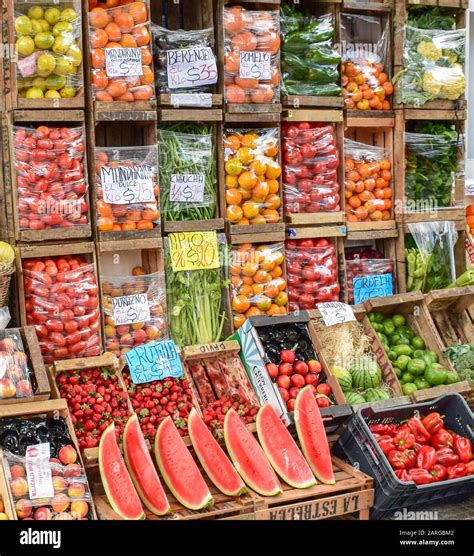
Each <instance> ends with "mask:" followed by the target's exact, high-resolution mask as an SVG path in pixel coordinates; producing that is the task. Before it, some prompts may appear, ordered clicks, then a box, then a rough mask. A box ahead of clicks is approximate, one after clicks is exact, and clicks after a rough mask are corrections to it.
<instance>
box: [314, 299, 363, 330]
mask: <svg viewBox="0 0 474 556" xmlns="http://www.w3.org/2000/svg"><path fill="white" fill-rule="evenodd" d="M316 307H317V308H318V309H319V312H320V313H321V316H322V317H323V321H324V324H325V325H326V326H334V325H335V324H342V323H344V322H350V321H354V320H356V318H355V315H354V311H353V310H352V308H351V307H350V305H346V304H345V303H340V302H339V301H333V302H328V303H317V304H316Z"/></svg>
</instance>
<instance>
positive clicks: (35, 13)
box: [28, 6, 44, 19]
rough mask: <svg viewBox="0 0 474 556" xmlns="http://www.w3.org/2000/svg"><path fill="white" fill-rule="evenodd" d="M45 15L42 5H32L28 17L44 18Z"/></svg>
mask: <svg viewBox="0 0 474 556" xmlns="http://www.w3.org/2000/svg"><path fill="white" fill-rule="evenodd" d="M43 15H44V10H43V8H42V7H41V6H31V8H30V9H29V10H28V17H30V18H31V19H42V18H43Z"/></svg>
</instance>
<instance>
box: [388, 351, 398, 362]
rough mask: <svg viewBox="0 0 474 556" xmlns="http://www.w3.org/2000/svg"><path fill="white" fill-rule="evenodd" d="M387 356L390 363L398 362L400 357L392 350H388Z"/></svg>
mask: <svg viewBox="0 0 474 556" xmlns="http://www.w3.org/2000/svg"><path fill="white" fill-rule="evenodd" d="M387 355H388V358H389V359H390V361H396V360H397V357H398V355H397V354H396V353H395V352H394V351H392V350H391V349H389V350H388V352H387Z"/></svg>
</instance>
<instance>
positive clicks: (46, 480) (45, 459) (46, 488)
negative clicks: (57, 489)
mask: <svg viewBox="0 0 474 556" xmlns="http://www.w3.org/2000/svg"><path fill="white" fill-rule="evenodd" d="M50 457H51V450H50V446H49V442H44V443H43V444H35V445H33V446H27V447H26V454H25V466H26V479H27V482H28V490H29V494H30V500H35V499H37V498H52V497H53V496H54V487H53V476H52V473H51V464H50V462H49V458H50Z"/></svg>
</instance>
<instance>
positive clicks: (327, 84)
mask: <svg viewBox="0 0 474 556" xmlns="http://www.w3.org/2000/svg"><path fill="white" fill-rule="evenodd" d="M280 14H281V20H280V25H281V34H282V38H283V43H282V48H281V52H282V57H281V68H282V83H283V91H284V92H285V93H286V94H287V95H310V96H340V95H341V94H342V89H341V86H340V73H339V64H340V63H341V56H340V54H339V53H338V52H337V51H336V50H335V49H334V48H333V40H334V32H335V29H334V17H333V15H332V14H327V15H323V16H320V17H316V16H311V15H306V14H305V13H304V12H302V11H301V10H299V9H297V8H296V6H293V5H292V4H282V6H281V10H280Z"/></svg>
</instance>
